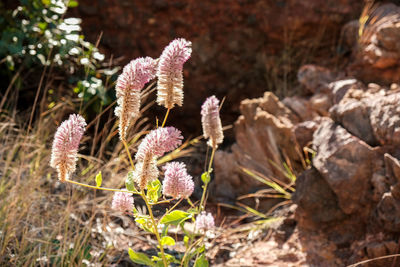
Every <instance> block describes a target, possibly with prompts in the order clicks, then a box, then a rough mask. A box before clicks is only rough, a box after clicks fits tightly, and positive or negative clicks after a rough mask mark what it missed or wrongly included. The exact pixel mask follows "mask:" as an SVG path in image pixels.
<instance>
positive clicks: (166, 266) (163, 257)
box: [140, 189, 168, 267]
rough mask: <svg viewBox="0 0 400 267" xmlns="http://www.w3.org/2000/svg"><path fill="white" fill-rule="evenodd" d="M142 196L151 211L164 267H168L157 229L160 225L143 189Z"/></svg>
mask: <svg viewBox="0 0 400 267" xmlns="http://www.w3.org/2000/svg"><path fill="white" fill-rule="evenodd" d="M140 195H141V197H142V198H143V200H144V202H145V203H146V207H147V210H148V211H149V215H150V218H151V221H152V223H153V229H154V234H155V235H156V238H157V241H158V244H159V245H160V252H161V257H162V260H163V263H164V267H168V263H167V259H166V258H165V254H164V247H163V245H162V244H161V238H160V235H159V234H158V227H157V226H158V224H157V222H156V220H155V219H154V215H153V211H152V210H151V206H150V204H149V202H148V201H147V198H146V195H145V194H144V190H143V189H142V192H141V194H140Z"/></svg>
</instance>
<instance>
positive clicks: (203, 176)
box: [201, 169, 212, 184]
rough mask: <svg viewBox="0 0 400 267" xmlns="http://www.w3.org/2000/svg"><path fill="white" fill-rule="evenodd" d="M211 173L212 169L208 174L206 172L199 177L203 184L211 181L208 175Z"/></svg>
mask: <svg viewBox="0 0 400 267" xmlns="http://www.w3.org/2000/svg"><path fill="white" fill-rule="evenodd" d="M211 172H212V169H211V170H210V171H209V172H208V171H206V172H204V173H203V174H202V175H201V180H202V181H203V183H204V184H208V183H209V182H210V181H211V175H210V173H211Z"/></svg>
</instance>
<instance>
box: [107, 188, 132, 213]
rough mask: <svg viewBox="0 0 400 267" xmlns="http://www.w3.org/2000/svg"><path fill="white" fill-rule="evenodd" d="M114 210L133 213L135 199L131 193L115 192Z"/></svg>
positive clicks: (112, 205)
mask: <svg viewBox="0 0 400 267" xmlns="http://www.w3.org/2000/svg"><path fill="white" fill-rule="evenodd" d="M111 207H112V209H114V210H118V211H122V212H125V211H132V210H133V197H132V195H131V194H129V193H125V192H115V193H114V197H113V200H112V204H111Z"/></svg>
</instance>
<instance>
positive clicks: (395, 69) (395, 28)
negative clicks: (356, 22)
mask: <svg viewBox="0 0 400 267" xmlns="http://www.w3.org/2000/svg"><path fill="white" fill-rule="evenodd" d="M367 16H368V17H367ZM365 18H366V22H365V23H364V24H363V25H361V27H360V30H359V31H358V32H359V34H360V36H359V38H358V41H357V42H355V46H354V48H353V54H354V61H353V62H352V64H350V65H349V68H348V69H349V72H350V73H351V74H352V75H354V76H356V77H357V78H359V79H361V80H363V81H380V82H385V83H389V82H393V81H397V82H398V81H399V80H400V63H399V62H400V45H399V43H400V42H399V40H400V7H399V6H396V5H394V4H383V5H381V6H378V7H375V8H370V9H369V10H368V12H367V14H365Z"/></svg>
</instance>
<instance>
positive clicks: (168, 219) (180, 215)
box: [160, 210, 192, 225]
mask: <svg viewBox="0 0 400 267" xmlns="http://www.w3.org/2000/svg"><path fill="white" fill-rule="evenodd" d="M191 217H192V214H190V213H188V212H184V211H181V210H174V211H172V212H171V213H169V214H167V215H165V216H164V217H163V218H162V219H161V221H160V223H163V224H173V225H179V224H180V223H181V222H184V221H186V220H187V219H189V218H191Z"/></svg>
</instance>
